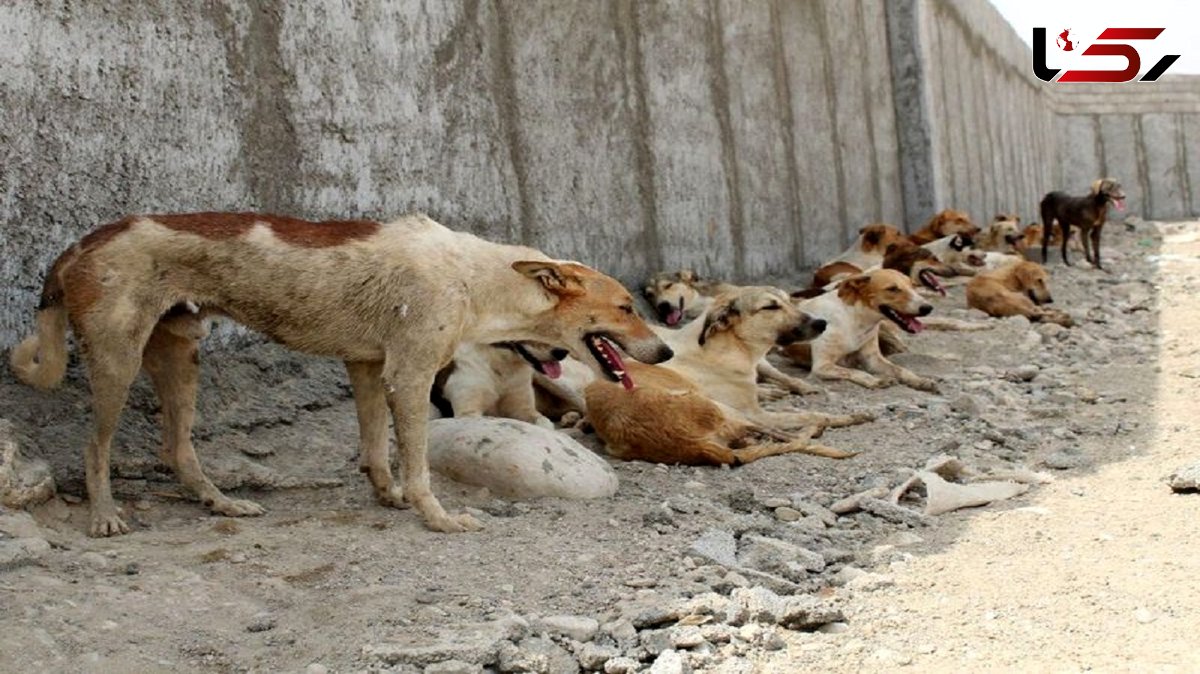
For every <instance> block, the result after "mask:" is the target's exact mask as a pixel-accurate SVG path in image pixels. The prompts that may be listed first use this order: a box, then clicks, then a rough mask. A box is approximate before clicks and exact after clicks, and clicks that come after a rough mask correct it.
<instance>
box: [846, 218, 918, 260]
mask: <svg viewBox="0 0 1200 674" xmlns="http://www.w3.org/2000/svg"><path fill="white" fill-rule="evenodd" d="M906 238H907V237H906V236H904V232H901V231H900V230H899V229H896V228H895V227H893V226H891V225H885V224H882V223H877V224H874V225H867V226H866V227H863V228H862V229H860V230H858V238H857V239H855V240H854V243H853V244H851V245H850V247H849V248H847V249H846V250H845V251H843V252H842V254H841V255H838V256H837V257H835V258H833V259H832V260H830V261H829V263H830V264H833V263H836V262H846V263H848V264H851V265H854V266H855V267H858V268H859V269H866V268H868V267H873V266H875V265H877V264H880V263H882V262H883V254H884V252H885V251H887V248H888V246H890V245H892V244H893V243H896V242H898V241H903V240H905V239H906Z"/></svg>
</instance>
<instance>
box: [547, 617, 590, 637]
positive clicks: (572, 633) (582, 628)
mask: <svg viewBox="0 0 1200 674" xmlns="http://www.w3.org/2000/svg"><path fill="white" fill-rule="evenodd" d="M541 622H542V625H543V626H544V628H545V629H546V631H547V632H549V633H550V634H553V635H558V636H564V637H568V638H570V639H574V640H575V641H578V642H580V643H586V642H588V641H591V640H592V639H593V638H595V636H596V632H599V631H600V622H599V621H597V620H596V619H595V618H589V617H587V616H577V615H552V616H547V617H545V618H542V621H541Z"/></svg>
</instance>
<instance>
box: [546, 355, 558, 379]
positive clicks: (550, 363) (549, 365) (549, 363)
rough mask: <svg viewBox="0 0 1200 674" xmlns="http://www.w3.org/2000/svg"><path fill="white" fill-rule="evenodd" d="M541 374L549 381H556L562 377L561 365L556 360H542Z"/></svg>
mask: <svg viewBox="0 0 1200 674" xmlns="http://www.w3.org/2000/svg"><path fill="white" fill-rule="evenodd" d="M542 374H544V375H546V376H547V377H549V378H551V379H558V378H559V377H561V376H562V363H560V362H558V361H557V360H543V361H542Z"/></svg>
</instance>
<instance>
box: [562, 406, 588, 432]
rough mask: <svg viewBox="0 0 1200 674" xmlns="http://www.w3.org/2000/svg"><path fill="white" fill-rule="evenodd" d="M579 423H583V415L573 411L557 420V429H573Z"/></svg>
mask: <svg viewBox="0 0 1200 674" xmlns="http://www.w3.org/2000/svg"><path fill="white" fill-rule="evenodd" d="M580 421H583V415H582V414H580V413H579V412H576V411H575V410H571V411H570V412H565V413H564V414H563V415H562V417H560V418H559V420H558V426H559V428H575V427H576V426H577V425H578V424H579V422H580Z"/></svg>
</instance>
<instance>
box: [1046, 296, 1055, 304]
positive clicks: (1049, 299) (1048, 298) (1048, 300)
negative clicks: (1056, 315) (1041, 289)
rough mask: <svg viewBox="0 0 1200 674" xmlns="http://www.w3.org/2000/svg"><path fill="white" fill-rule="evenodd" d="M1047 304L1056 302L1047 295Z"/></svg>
mask: <svg viewBox="0 0 1200 674" xmlns="http://www.w3.org/2000/svg"><path fill="white" fill-rule="evenodd" d="M1046 304H1054V298H1053V297H1051V296H1049V295H1046Z"/></svg>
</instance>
